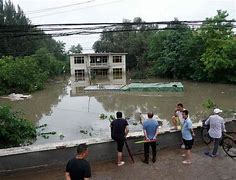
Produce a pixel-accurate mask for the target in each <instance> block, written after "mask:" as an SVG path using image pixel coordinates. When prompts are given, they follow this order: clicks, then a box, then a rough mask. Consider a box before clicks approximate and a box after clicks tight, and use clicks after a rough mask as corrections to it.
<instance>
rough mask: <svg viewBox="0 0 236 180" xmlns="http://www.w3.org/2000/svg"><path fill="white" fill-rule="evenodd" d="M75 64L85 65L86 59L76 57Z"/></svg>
mask: <svg viewBox="0 0 236 180" xmlns="http://www.w3.org/2000/svg"><path fill="white" fill-rule="evenodd" d="M74 64H84V57H74Z"/></svg>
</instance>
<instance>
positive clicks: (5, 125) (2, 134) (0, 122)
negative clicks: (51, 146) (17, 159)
mask: <svg viewBox="0 0 236 180" xmlns="http://www.w3.org/2000/svg"><path fill="white" fill-rule="evenodd" d="M35 139H36V128H35V127H34V125H33V124H32V123H31V122H30V121H28V120H26V119H23V118H20V117H19V114H18V113H16V112H12V111H11V109H10V108H9V107H6V106H0V148H9V147H15V146H20V145H25V144H26V145H27V144H31V143H32V141H33V140H35Z"/></svg>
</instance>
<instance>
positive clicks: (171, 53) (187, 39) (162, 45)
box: [148, 19, 193, 78]
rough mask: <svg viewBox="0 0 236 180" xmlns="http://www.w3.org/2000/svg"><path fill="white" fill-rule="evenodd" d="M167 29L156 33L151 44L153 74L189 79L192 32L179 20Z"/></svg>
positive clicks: (149, 52) (150, 54)
mask: <svg viewBox="0 0 236 180" xmlns="http://www.w3.org/2000/svg"><path fill="white" fill-rule="evenodd" d="M166 29H167V30H165V31H162V32H158V33H156V34H155V36H154V37H153V38H152V40H151V41H150V44H149V51H148V58H149V60H150V61H152V63H153V68H152V69H153V73H154V75H158V76H163V77H172V78H173V77H174V78H187V77H189V76H190V75H191V67H190V63H191V60H192V59H191V53H190V52H191V51H190V49H191V46H192V43H193V34H192V31H191V29H190V28H189V27H188V26H187V25H185V24H182V23H180V22H179V21H178V20H177V19H175V21H173V24H170V25H169V26H167V28H166ZM168 29H173V30H168Z"/></svg>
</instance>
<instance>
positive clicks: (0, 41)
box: [0, 0, 66, 61]
mask: <svg viewBox="0 0 236 180" xmlns="http://www.w3.org/2000/svg"><path fill="white" fill-rule="evenodd" d="M0 26H1V33H0V58H1V57H2V56H13V57H19V56H21V57H22V56H30V55H32V54H34V53H35V52H36V51H37V50H38V49H40V48H43V47H44V48H46V49H48V51H49V52H50V53H52V54H53V55H54V56H55V57H56V59H57V60H61V61H65V60H66V53H65V43H63V42H61V41H56V40H54V39H52V37H50V36H48V35H46V34H45V33H44V32H43V31H41V30H40V29H37V28H35V27H34V26H32V25H31V22H30V20H29V19H28V18H27V17H26V16H25V14H24V12H23V10H22V9H21V8H20V7H19V6H18V7H17V8H15V6H14V5H13V3H11V1H10V0H8V1H3V0H0ZM22 32H23V34H22ZM28 33H29V34H28ZM32 33H36V34H37V36H32V35H31V34H32Z"/></svg>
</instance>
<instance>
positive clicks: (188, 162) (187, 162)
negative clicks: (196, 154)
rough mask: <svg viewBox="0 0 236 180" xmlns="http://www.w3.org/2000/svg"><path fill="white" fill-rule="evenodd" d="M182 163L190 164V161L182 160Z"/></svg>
mask: <svg viewBox="0 0 236 180" xmlns="http://www.w3.org/2000/svg"><path fill="white" fill-rule="evenodd" d="M182 163H183V164H191V163H192V162H191V161H189V160H185V161H182Z"/></svg>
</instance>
